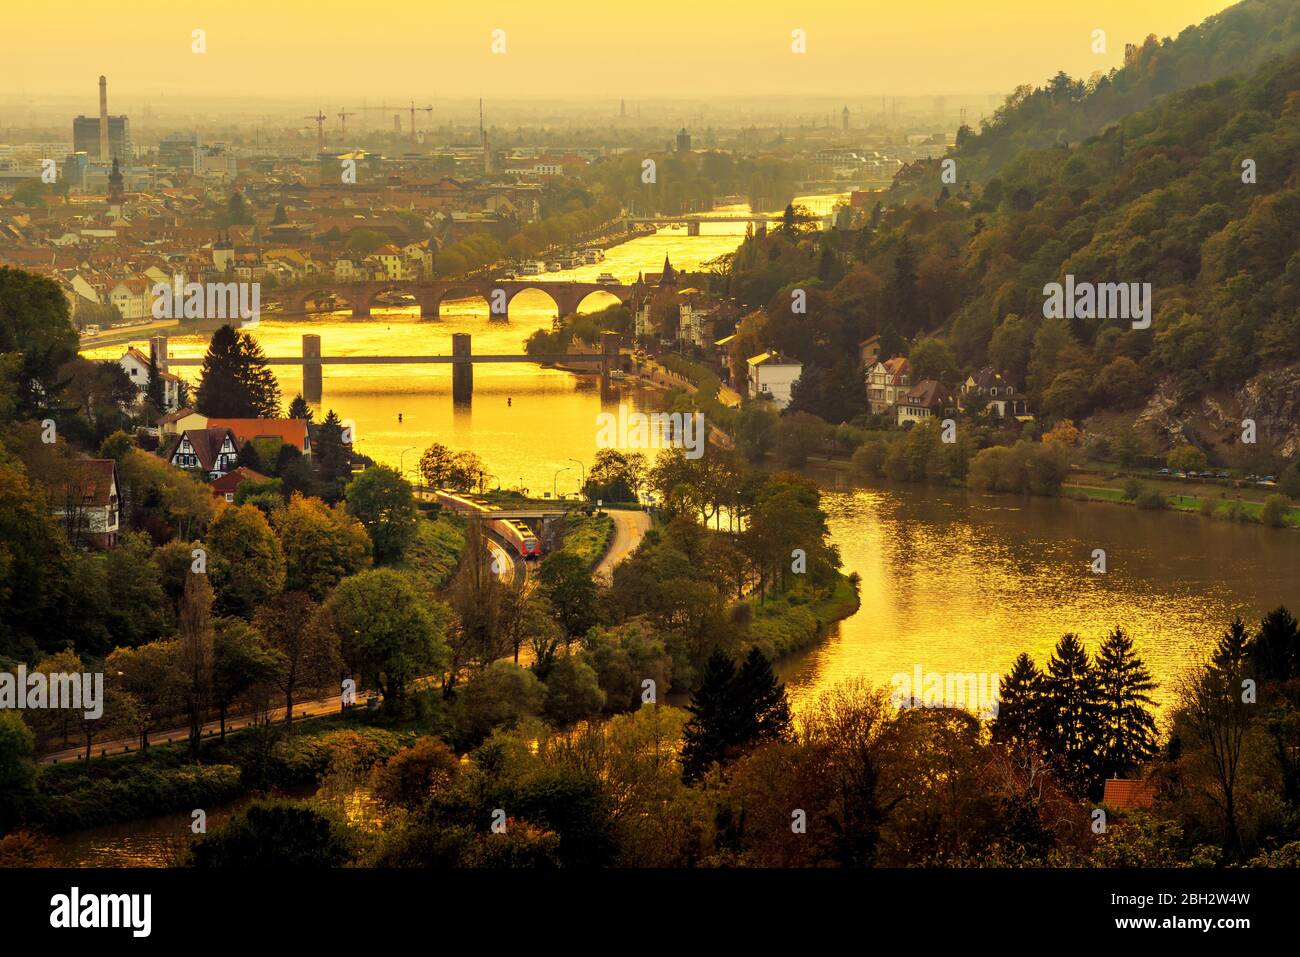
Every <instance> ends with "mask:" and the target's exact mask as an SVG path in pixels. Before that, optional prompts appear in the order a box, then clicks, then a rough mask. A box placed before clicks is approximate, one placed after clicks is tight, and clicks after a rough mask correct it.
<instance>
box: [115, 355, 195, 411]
mask: <svg viewBox="0 0 1300 957" xmlns="http://www.w3.org/2000/svg"><path fill="white" fill-rule="evenodd" d="M118 364H119V365H120V366H121V367H122V370H123V371H124V372H125V373H126V374H127V376H129V377H130V379H131V382H132V383H133V384H134V385H135V388H136V394H137V397H138V398H137V401H138V399H143V398H144V394H145V392H146V391H147V390H148V388H149V357H148V356H147V355H145V354H144V353H143V352H141V351H140V350H139V349H127V350H126V352H124V353H123V354H122V358H121V359H119V360H118ZM158 376H159V378H161V379H162V384H163V408H162V409H161V410H160V411H162V412H171V411H173V410H174V409H176V408H177V407H178V406H179V405H180V404H181V380H180V377H179V376H175V375H172V374H171V373H170V372H164V371H162V370H159V372H158Z"/></svg>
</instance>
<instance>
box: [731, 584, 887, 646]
mask: <svg viewBox="0 0 1300 957" xmlns="http://www.w3.org/2000/svg"><path fill="white" fill-rule="evenodd" d="M808 587H810V586H804V585H799V586H796V587H795V588H792V589H791V590H790V591H788V592H784V593H782V594H780V595H777V596H775V597H773V598H769V599H767V600H766V601H764V602H762V603H761V604H760V603H758V602H757V600H754V601H753V602H752V607H753V608H754V618H753V620H752V621H751V622H750V625H749V630H750V636H751V638H752V639H753V643H754V644H755V645H757V646H758V648H759V649H760V650H761V651H762V652H763V654H765V655H766V656H767V657H768V658H769V659H772V660H778V659H780V658H783V657H785V656H787V655H790V654H794V653H795V652H798V651H803V650H805V649H807V648H809V647H811V646H812V645H814V644H816V643H817V642H818V641H820V640H821V639H822V638H824V637H825V636H826V633H827V631H828V630H829V629H830V626H831V625H833V624H835V622H837V621H841V620H843V619H845V618H848V617H850V616H852V615H855V614H857V612H858V609H859V608H861V607H862V598H861V595H860V594H859V582H858V580H857V579H856V578H855V577H854V576H852V575H844V574H841V573H840V572H836V573H835V582H834V585H833V587H832V588H831V590H830V593H829V594H827V595H824V596H822V597H816V598H812V599H811V600H809V595H808V591H807V589H808Z"/></svg>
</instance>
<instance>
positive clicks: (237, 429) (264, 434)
mask: <svg viewBox="0 0 1300 957" xmlns="http://www.w3.org/2000/svg"><path fill="white" fill-rule="evenodd" d="M216 426H220V427H222V428H226V429H230V431H232V432H234V433H235V438H236V439H237V440H238V444H239V445H243V444H244V443H246V442H251V441H253V439H279V440H280V441H281V442H283V443H284V444H285V445H292V446H293V447H294V448H296V449H297V450H298V451H299V452H302V451H305V450H306V448H307V420H306V419H208V427H209V428H213V427H216Z"/></svg>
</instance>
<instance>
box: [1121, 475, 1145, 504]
mask: <svg viewBox="0 0 1300 957" xmlns="http://www.w3.org/2000/svg"><path fill="white" fill-rule="evenodd" d="M1141 495H1142V483H1141V482H1139V481H1138V480H1137V479H1135V478H1132V477H1130V478H1128V479H1126V480H1125V482H1124V501H1126V502H1136V501H1137V500H1138V498H1139V497H1140V496H1141Z"/></svg>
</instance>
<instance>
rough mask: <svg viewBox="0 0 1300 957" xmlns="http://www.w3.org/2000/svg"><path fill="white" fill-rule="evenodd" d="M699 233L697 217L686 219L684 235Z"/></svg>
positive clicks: (696, 234)
mask: <svg viewBox="0 0 1300 957" xmlns="http://www.w3.org/2000/svg"><path fill="white" fill-rule="evenodd" d="M699 234H700V221H699V220H698V219H692V220H688V221H687V223H686V235H687V236H698V235H699Z"/></svg>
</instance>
